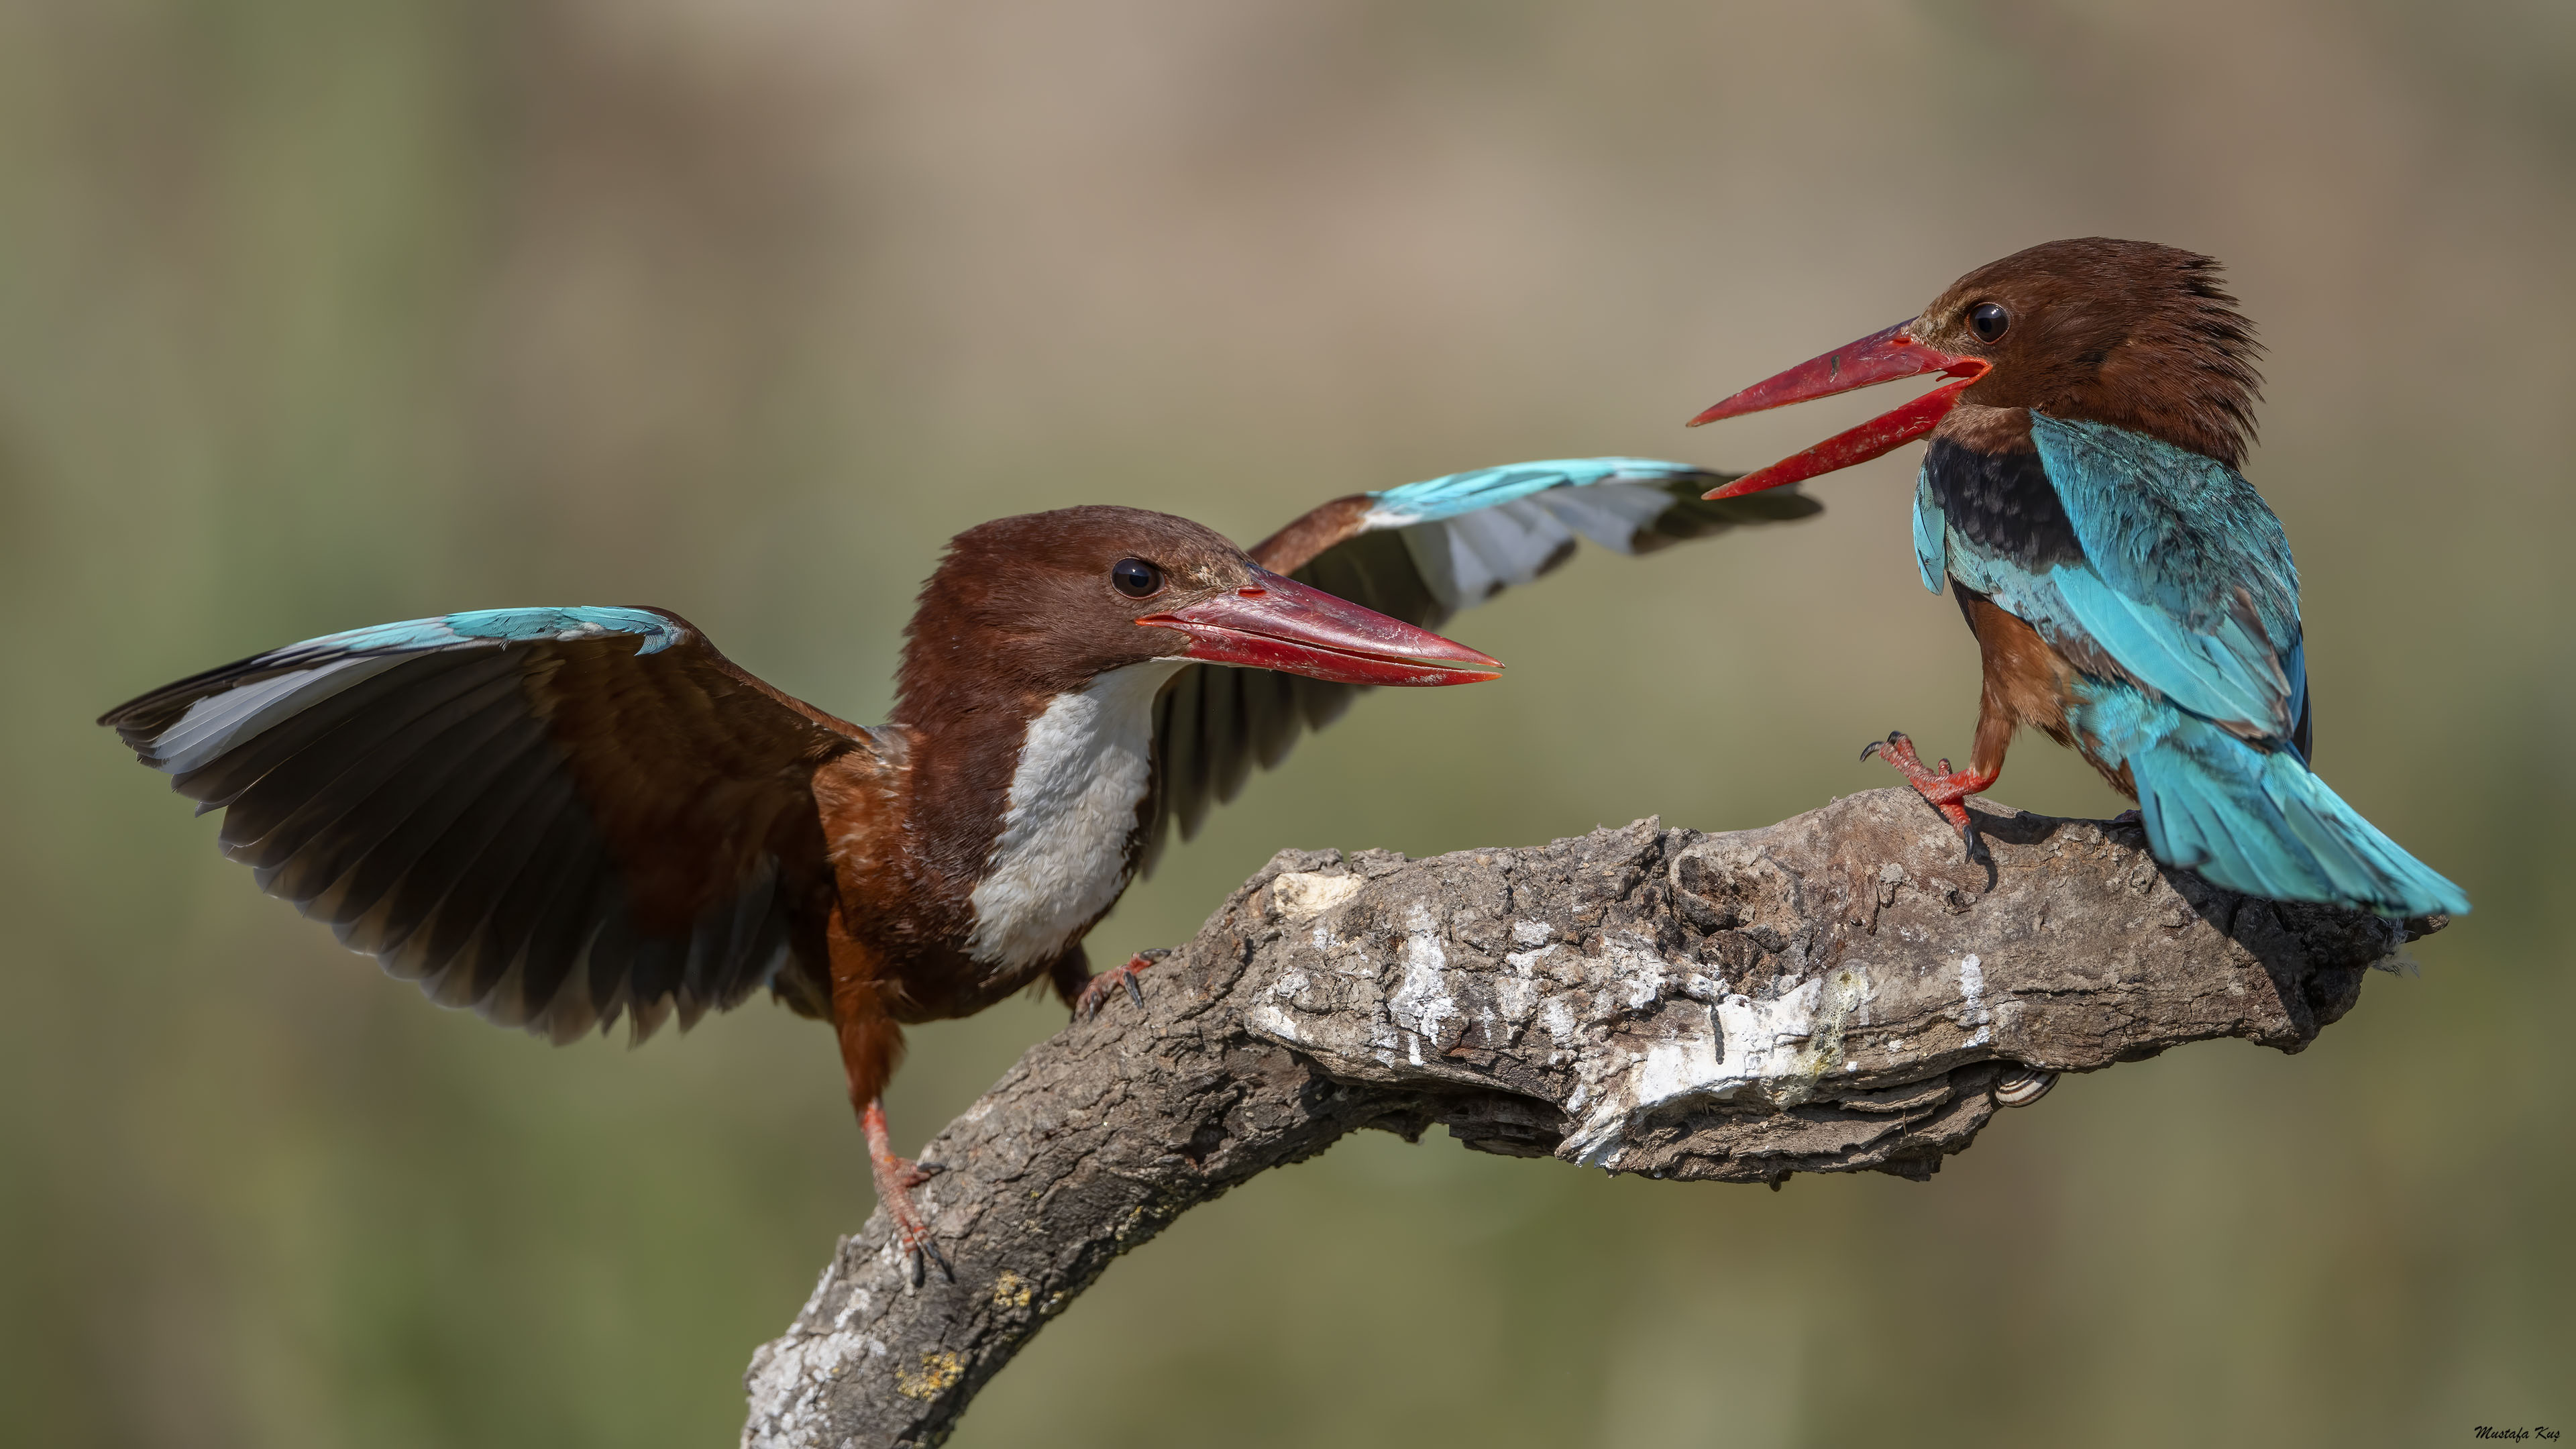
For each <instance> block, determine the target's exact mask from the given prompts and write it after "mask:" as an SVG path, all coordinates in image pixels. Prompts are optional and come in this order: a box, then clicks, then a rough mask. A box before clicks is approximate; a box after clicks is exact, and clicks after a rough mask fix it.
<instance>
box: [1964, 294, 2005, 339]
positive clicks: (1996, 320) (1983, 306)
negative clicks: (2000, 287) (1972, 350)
mask: <svg viewBox="0 0 2576 1449" xmlns="http://www.w3.org/2000/svg"><path fill="white" fill-rule="evenodd" d="M2011 325H2012V314H2011V313H2009V312H2006V311H2005V310H2004V309H2003V308H2001V307H1999V306H1997V305H1995V304H1994V303H1992V302H1979V303H1978V304H1977V305H1975V306H1973V307H1971V308H1969V309H1968V328H1969V330H1970V331H1972V332H1974V333H1976V334H1977V340H1978V341H1979V342H1992V341H1994V340H1995V339H1996V338H1998V337H2001V336H2003V335H2004V329H2005V328H2007V327H2010V326H2011Z"/></svg>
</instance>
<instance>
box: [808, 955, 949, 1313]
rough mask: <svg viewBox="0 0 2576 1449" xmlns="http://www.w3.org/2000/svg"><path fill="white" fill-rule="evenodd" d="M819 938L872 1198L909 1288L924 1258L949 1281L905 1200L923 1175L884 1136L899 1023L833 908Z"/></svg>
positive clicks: (872, 966)
mask: <svg viewBox="0 0 2576 1449" xmlns="http://www.w3.org/2000/svg"><path fill="white" fill-rule="evenodd" d="M825 939H826V943H827V944H828V945H829V947H830V949H831V961H832V1025H833V1027H834V1029H835V1030H836V1031H837V1032H838V1033H839V1035H840V1038H841V1070H842V1072H843V1073H844V1074H845V1075H846V1076H847V1077H848V1078H849V1083H850V1105H851V1106H852V1107H853V1108H856V1109H857V1111H858V1114H859V1127H860V1129H861V1130H862V1131H864V1132H865V1133H866V1134H867V1139H868V1168H869V1170H870V1172H871V1174H872V1175H873V1176H874V1177H875V1178H876V1186H877V1201H878V1202H879V1203H880V1204H882V1205H883V1206H884V1208H885V1210H886V1216H887V1217H889V1218H892V1219H893V1220H894V1229H895V1237H896V1240H897V1241H898V1242H899V1243H901V1244H902V1248H903V1258H904V1266H905V1269H906V1271H907V1272H908V1273H909V1274H910V1275H911V1279H912V1284H913V1286H914V1287H916V1288H917V1287H919V1286H921V1280H922V1277H923V1268H922V1265H923V1263H924V1262H925V1261H927V1262H931V1263H936V1264H938V1265H939V1271H940V1273H941V1274H942V1275H944V1276H946V1277H947V1278H948V1279H949V1281H951V1282H954V1281H956V1278H957V1274H956V1272H955V1271H954V1270H952V1269H951V1268H950V1267H949V1266H948V1260H947V1259H946V1258H943V1257H941V1256H940V1254H939V1248H938V1246H937V1245H936V1244H934V1243H932V1242H931V1240H930V1223H929V1221H928V1220H927V1219H925V1218H924V1217H923V1216H922V1215H921V1209H920V1207H919V1206H917V1205H916V1204H915V1203H914V1202H913V1200H912V1190H913V1189H914V1188H916V1187H919V1186H921V1185H922V1184H923V1183H924V1182H927V1181H928V1180H929V1179H930V1173H929V1172H927V1171H924V1170H923V1169H922V1167H921V1166H920V1165H919V1164H917V1163H913V1162H908V1161H906V1160H904V1159H903V1158H900V1157H897V1156H895V1155H894V1145H893V1143H892V1141H891V1140H890V1139H889V1138H888V1137H887V1135H886V1119H885V1102H884V1099H883V1096H882V1094H883V1093H884V1091H885V1084H886V1079H887V1078H889V1077H892V1076H893V1075H894V1068H895V1063H896V1062H898V1061H900V1060H901V1059H902V1057H903V1028H902V1027H901V1026H899V1025H897V1024H896V1022H895V1020H894V1018H893V1017H892V1016H890V1015H888V1014H887V1012H886V1007H885V999H884V996H883V994H882V993H881V992H880V991H879V989H878V986H877V980H876V973H877V964H878V963H877V957H876V954H875V953H874V952H873V951H871V950H869V949H868V948H867V947H866V946H865V945H864V944H863V943H861V942H859V941H857V940H855V939H853V938H852V937H851V936H850V935H849V933H848V932H846V931H844V930H843V929H842V928H841V917H840V913H839V912H838V911H835V912H833V914H832V920H831V924H830V927H829V929H828V931H827V932H826V937H825Z"/></svg>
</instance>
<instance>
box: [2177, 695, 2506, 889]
mask: <svg viewBox="0 0 2576 1449" xmlns="http://www.w3.org/2000/svg"><path fill="white" fill-rule="evenodd" d="M2129 772H2130V777H2131V778H2132V779H2133V780H2135V781H2136V782H2137V786H2138V812H2139V814H2140V815H2141V816H2143V817H2144V818H2145V820H2146V826H2147V844H2148V846H2149V848H2151V849H2153V850H2154V851H2155V854H2156V859H2158V860H2160V861H2163V862H2164V863H2165V864H2167V865H2172V866H2179V867H2181V868H2183V869H2185V870H2194V871H2198V872H2199V873H2200V875H2201V878H2202V879H2204V880H2207V881H2209V882H2210V883H2211V884H2213V885H2218V886H2223V887H2225V888H2226V889H2228V890H2232V891H2241V892H2243V893H2244V894H2246V895H2254V896H2264V897H2267V898H2269V899H2272V900H2278V901H2319V902H2323V903H2325V904H2328V905H2337V906H2343V907H2346V908H2348V909H2352V910H2362V911H2374V912H2376V913H2378V914H2380V915H2383V916H2396V917H2407V916H2424V915H2432V914H2435V913H2437V912H2438V913H2442V914H2447V915H2454V916H2457V915H2462V914H2465V913H2466V912H2467V911H2468V909H2469V898H2468V897H2467V896H2466V895H2464V894H2462V893H2461V891H2460V888H2459V887H2458V886H2456V885H2453V884H2452V883H2451V882H2449V881H2448V880H2445V879H2443V878H2442V877H2441V876H2440V875H2438V874H2436V873H2434V871H2433V870H2432V869H2431V868H2430V867H2428V866H2426V865H2425V864H2424V862H2422V861H2420V860H2417V859H2416V858H2415V857H2413V856H2411V855H2408V854H2407V853H2406V851H2405V849H2404V848H2403V847H2401V846H2399V845H2398V843H2397V842H2396V841H2393V840H2391V839H2389V838H2388V837H2387V836H2386V835H2384V834H2382V833H2381V832H2380V830H2379V827H2378V826H2375V825H2373V824H2371V823H2370V822H2369V821H2367V820H2364V819H2362V818H2361V816H2360V814H2359V813H2357V812H2356V811H2355V810H2354V809H2353V808H2352V807H2351V806H2349V805H2346V804H2345V803H2343V800H2342V798H2341V797H2340V796H2338V795H2336V794H2335V792H2334V791H2332V790H2330V789H2327V788H2326V782H2325V781H2323V780H2320V779H2318V778H2317V776H2316V772H2315V771H2313V770H2310V769H2309V768H2308V767H2307V763H2306V762H2305V761H2303V760H2301V759H2300V758H2299V757H2298V755H2297V754H2295V753H2294V752H2292V751H2289V750H2264V749H2258V748H2256V747H2255V746H2253V745H2250V744H2247V743H2246V742H2245V741H2243V740H2241V739H2238V738H2237V737H2236V736H2234V735H2232V734H2229V733H2228V732H2227V731H2225V730H2222V729H2220V728H2218V727H2217V726H2216V725H2213V724H2210V723H2208V722H2206V721H2204V720H2200V719H2196V718H2192V717H2189V716H2185V717H2184V718H2183V722H2182V724H2181V726H2180V727H2179V728H2175V729H2173V730H2171V731H2170V732H2168V733H2163V734H2162V735H2161V736H2160V737H2158V738H2156V739H2155V740H2153V741H2152V742H2151V743H2148V744H2146V745H2145V746H2144V747H2142V748H2139V749H2135V750H2132V751H2130V753H2129Z"/></svg>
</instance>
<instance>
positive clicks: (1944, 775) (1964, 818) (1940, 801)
mask: <svg viewBox="0 0 2576 1449" xmlns="http://www.w3.org/2000/svg"><path fill="white" fill-rule="evenodd" d="M1872 755H1876V756H1878V757H1879V758H1880V759H1883V760H1885V761H1887V762H1888V763H1889V764H1891V765H1894V766H1895V767H1896V768H1897V769H1898V770H1899V771H1900V772H1902V773H1903V774H1904V776H1905V778H1906V780H1907V781H1908V782H1909V783H1911V784H1912V785H1913V786H1914V790H1915V793H1916V794H1919V795H1921V796H1922V797H1923V798H1924V799H1926V800H1929V801H1931V802H1932V808H1933V809H1935V810H1938V811H1940V812H1941V818H1942V819H1944V820H1947V821H1949V822H1950V824H1951V825H1952V826H1953V827H1955V828H1956V829H1957V830H1958V831H1959V833H1960V834H1961V835H1964V836H1966V837H1967V838H1968V853H1969V854H1971V855H1974V854H1975V853H1976V843H1977V831H1976V822H1975V821H1974V820H1973V819H1972V818H1971V817H1970V816H1969V814H1968V807H1967V806H1965V805H1963V804H1961V803H1959V802H1961V801H1963V800H1965V799H1967V798H1968V797H1969V796H1971V795H1974V794H1977V793H1979V792H1980V791H1983V790H1984V789H1985V788H1986V787H1988V786H1990V785H1992V784H1994V783H1995V775H1994V774H1992V773H1989V774H1984V775H1980V774H1978V773H1977V772H1976V771H1974V770H1959V771H1956V772H1953V771H1952V770H1951V769H1950V762H1949V761H1948V760H1943V761H1942V762H1941V767H1940V768H1939V769H1938V770H1931V769H1926V768H1924V765H1923V758H1922V756H1920V755H1917V754H1915V753H1914V741H1912V740H1909V739H1907V738H1906V737H1905V732H1904V731H1903V730H1890V731H1888V732H1887V738H1886V739H1884V740H1872V741H1870V742H1869V743H1868V744H1866V745H1863V746H1861V751H1860V757H1861V758H1862V759H1864V760H1866V759H1868V758H1869V757H1870V756H1872Z"/></svg>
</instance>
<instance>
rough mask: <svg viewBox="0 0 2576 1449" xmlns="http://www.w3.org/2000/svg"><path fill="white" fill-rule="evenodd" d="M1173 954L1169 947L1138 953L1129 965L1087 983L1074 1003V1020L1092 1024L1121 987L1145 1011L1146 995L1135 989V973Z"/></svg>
mask: <svg viewBox="0 0 2576 1449" xmlns="http://www.w3.org/2000/svg"><path fill="white" fill-rule="evenodd" d="M1171 954H1172V952H1171V948H1170V947H1167V946H1157V947H1155V948H1154V949H1152V950H1150V951H1139V952H1137V953H1136V954H1135V955H1133V956H1130V957H1128V958H1127V964H1126V965H1124V966H1113V967H1111V968H1110V969H1108V970H1106V971H1103V972H1101V973H1100V974H1099V975H1097V976H1094V977H1092V978H1091V979H1090V980H1089V981H1086V982H1084V983H1083V984H1082V994H1081V995H1079V996H1077V997H1075V998H1074V999H1073V1019H1074V1020H1076V1021H1089V1020H1091V1019H1092V1018H1093V1017H1095V1016H1098V1015H1099V1014H1100V1008H1102V1007H1104V1006H1106V1005H1108V1004H1109V993H1111V992H1112V991H1115V990H1117V989H1118V988H1119V987H1121V986H1124V987H1126V988H1127V995H1128V996H1129V997H1130V998H1132V999H1133V1000H1134V1001H1135V1003H1136V1006H1137V1009H1138V1010H1140V1011H1141V1010H1143V1009H1144V1006H1145V993H1144V992H1143V991H1141V990H1139V989H1138V988H1137V986H1136V973H1137V972H1139V971H1142V970H1144V969H1145V968H1146V967H1148V966H1151V965H1153V964H1154V963H1155V962H1157V961H1160V960H1162V959H1163V958H1164V957H1166V956H1169V955H1171Z"/></svg>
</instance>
